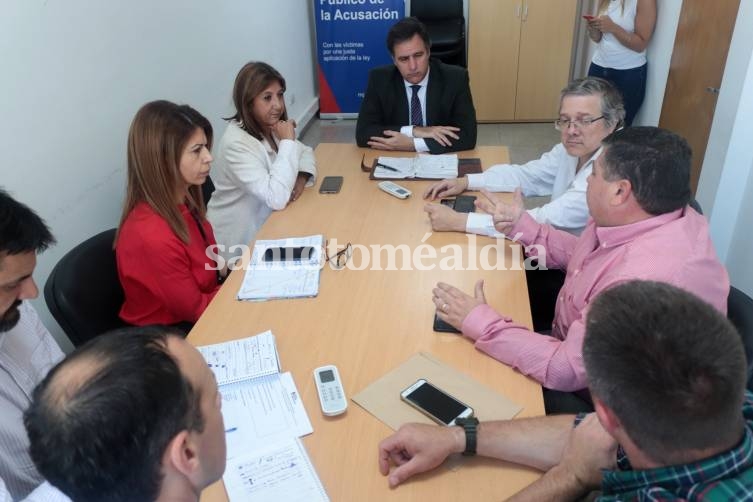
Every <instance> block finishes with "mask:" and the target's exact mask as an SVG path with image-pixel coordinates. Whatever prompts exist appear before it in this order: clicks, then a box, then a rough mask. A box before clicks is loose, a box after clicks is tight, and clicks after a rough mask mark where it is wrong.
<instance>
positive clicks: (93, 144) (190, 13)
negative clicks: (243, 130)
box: [0, 0, 318, 348]
mask: <svg viewBox="0 0 753 502" xmlns="http://www.w3.org/2000/svg"><path fill="white" fill-rule="evenodd" d="M311 12H312V11H311V4H310V3H309V2H307V1H305V0H297V1H289V0H287V1H274V0H253V1H245V2H244V1H227V2H203V1H199V0H160V1H149V0H130V1H127V2H126V1H115V2H110V1H104V2H92V1H88V0H6V1H4V2H3V6H2V15H0V54H2V56H3V61H2V78H0V117H2V121H1V122H0V151H2V152H3V157H2V160H1V161H0V166H1V167H0V172H1V173H2V174H1V175H0V185H1V186H3V187H5V188H6V189H8V190H9V191H10V192H11V193H12V194H13V195H14V196H15V197H16V198H18V199H19V200H21V201H23V202H24V203H26V204H28V205H29V206H31V207H32V208H34V209H35V210H36V211H37V212H38V213H39V214H40V215H41V216H42V217H43V218H44V219H45V220H46V221H47V223H48V224H49V225H50V226H51V228H52V231H53V233H54V234H55V236H56V237H57V239H58V244H57V246H55V247H54V248H52V249H50V250H48V251H46V252H45V253H44V254H42V255H41V256H40V257H39V262H38V266H37V270H36V272H35V278H36V280H37V283H38V285H39V286H40V290H41V287H42V286H43V284H44V282H45V280H46V278H47V275H48V274H49V271H50V270H51V269H52V267H53V265H54V264H55V263H56V262H57V260H58V259H59V258H60V257H61V256H62V255H63V254H64V253H65V252H67V251H68V250H69V249H71V248H72V247H73V246H74V245H76V244H77V243H79V242H81V241H82V240H84V239H86V238H88V237H89V236H91V235H93V234H95V233H97V232H99V231H101V230H104V229H107V228H111V227H115V226H116V225H117V223H118V219H119V215H120V209H121V203H122V199H123V193H124V184H123V183H124V179H125V177H124V171H125V165H126V153H125V145H126V136H127V131H128V126H129V124H130V121H131V119H132V117H133V115H134V113H135V112H136V110H137V109H138V108H139V107H140V106H141V105H142V104H144V103H145V102H147V101H150V100H154V99H160V98H164V99H169V100H172V101H176V102H181V103H188V104H190V105H192V106H193V107H195V108H196V109H197V110H199V111H200V112H201V113H203V114H204V115H205V116H207V118H209V119H210V120H211V122H212V125H213V126H214V128H215V133H216V135H219V134H222V131H223V130H224V122H223V121H222V120H221V117H223V116H227V115H228V114H230V112H231V107H232V104H231V98H230V92H231V89H232V85H233V79H234V77H235V74H236V73H237V71H238V70H239V69H240V67H241V66H242V65H243V64H244V63H245V62H247V61H249V60H264V61H267V62H269V63H270V64H272V65H273V66H275V67H276V68H277V69H278V70H280V72H281V73H282V74H283V75H284V76H285V77H286V80H287V84H288V105H289V115H290V116H291V117H293V118H297V119H299V121H300V119H301V118H302V117H304V115H306V116H310V115H311V113H313V112H314V111H315V110H316V107H317V105H318V103H317V101H316V97H317V91H316V81H315V68H314V61H315V58H314V52H313V47H314V45H313V43H312V38H313V36H312V30H313V28H312V26H313V25H312V20H311ZM40 293H41V291H40ZM34 305H35V306H36V308H37V310H38V311H39V312H40V314H41V315H42V319H43V321H44V323H45V325H46V326H48V328H50V330H51V331H52V332H53V334H54V335H55V336H56V338H58V340H59V341H61V342H62V343H61V345H62V346H63V347H64V348H68V347H69V345H68V342H67V339H65V336H64V335H63V334H62V331H61V330H60V329H59V327H58V326H57V324H56V323H55V322H54V321H53V320H52V318H51V316H50V315H49V313H48V312H47V308H46V306H45V304H44V300H43V298H42V297H41V295H40V298H38V299H37V300H36V301H35V302H34Z"/></svg>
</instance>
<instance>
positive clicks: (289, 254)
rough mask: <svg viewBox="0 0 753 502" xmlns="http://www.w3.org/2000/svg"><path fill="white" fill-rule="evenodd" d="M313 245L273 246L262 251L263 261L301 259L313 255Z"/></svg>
mask: <svg viewBox="0 0 753 502" xmlns="http://www.w3.org/2000/svg"><path fill="white" fill-rule="evenodd" d="M314 250H315V248H314V246H298V247H287V248H283V247H274V248H267V250H266V251H264V256H263V257H262V259H263V260H264V261H302V260H309V259H311V257H312V256H313V255H314Z"/></svg>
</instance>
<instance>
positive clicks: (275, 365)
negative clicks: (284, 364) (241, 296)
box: [198, 331, 280, 385]
mask: <svg viewBox="0 0 753 502" xmlns="http://www.w3.org/2000/svg"><path fill="white" fill-rule="evenodd" d="M198 349H199V352H201V355H202V356H204V359H205V360H206V362H207V364H208V365H209V369H211V370H212V372H213V373H214V377H215V378H216V379H217V385H224V384H226V383H233V382H239V381H241V380H246V379H250V378H256V377H260V376H265V375H272V374H275V373H279V372H280V357H279V355H278V354H277V345H276V343H275V336H274V335H273V334H272V332H271V331H265V332H263V333H260V334H258V335H256V336H249V337H247V338H241V339H240V340H230V341H228V342H222V343H215V344H212V345H204V346H202V347H198Z"/></svg>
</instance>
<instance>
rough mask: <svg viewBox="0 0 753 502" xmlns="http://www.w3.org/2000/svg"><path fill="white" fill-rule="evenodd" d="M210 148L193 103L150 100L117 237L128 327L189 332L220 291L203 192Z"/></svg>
mask: <svg viewBox="0 0 753 502" xmlns="http://www.w3.org/2000/svg"><path fill="white" fill-rule="evenodd" d="M211 147H212V126H211V124H210V123H209V121H208V120H207V119H206V118H205V117H204V116H202V115H201V114H200V113H199V112H197V111H196V110H194V109H193V108H191V107H190V106H188V105H176V104H174V103H171V102H169V101H153V102H151V103H147V104H146V105H144V106H143V107H142V108H141V109H140V110H139V111H138V113H136V116H135V117H134V119H133V123H132V124H131V129H130V131H129V133H128V188H127V190H126V197H125V203H124V206H123V215H122V217H121V220H120V228H119V229H118V235H117V237H116V239H115V253H116V259H117V264H118V275H119V277H120V282H121V284H122V285H123V290H124V291H125V302H124V303H123V307H122V308H121V310H120V317H121V318H122V319H123V320H124V321H126V322H128V323H130V324H135V325H140V326H141V325H146V324H176V325H181V326H182V327H190V326H191V325H193V323H195V322H196V320H197V319H198V318H199V316H201V314H202V312H204V309H205V308H206V307H207V305H208V304H209V302H210V301H211V300H212V298H213V297H214V295H215V294H216V293H217V290H218V289H219V282H220V281H219V278H220V273H219V272H218V266H217V263H216V262H215V261H214V260H213V259H212V256H214V255H213V254H212V253H211V252H209V251H210V250H209V249H208V248H211V247H212V246H214V245H215V244H216V242H215V238H214V233H213V232H212V226H211V225H210V224H209V222H208V221H207V219H206V217H205V212H206V210H205V205H204V200H203V198H202V195H201V185H202V184H203V183H204V181H206V179H207V176H208V175H209V168H210V163H211V162H212V155H211V153H210V149H211Z"/></svg>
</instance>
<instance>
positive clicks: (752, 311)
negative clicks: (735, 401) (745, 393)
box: [727, 286, 753, 391]
mask: <svg viewBox="0 0 753 502" xmlns="http://www.w3.org/2000/svg"><path fill="white" fill-rule="evenodd" d="M727 317H728V318H729V320H730V321H732V324H734V325H735V327H736V328H737V331H738V332H739V333H740V336H741V337H742V340H743V345H744V346H745V357H746V359H747V360H748V385H747V387H748V389H749V390H751V391H753V298H751V297H750V296H748V295H746V294H745V293H743V292H742V291H740V290H739V289H737V288H735V287H734V286H733V287H731V288H730V290H729V298H728V299H727Z"/></svg>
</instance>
